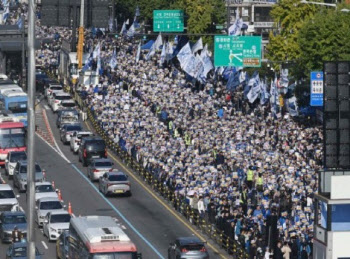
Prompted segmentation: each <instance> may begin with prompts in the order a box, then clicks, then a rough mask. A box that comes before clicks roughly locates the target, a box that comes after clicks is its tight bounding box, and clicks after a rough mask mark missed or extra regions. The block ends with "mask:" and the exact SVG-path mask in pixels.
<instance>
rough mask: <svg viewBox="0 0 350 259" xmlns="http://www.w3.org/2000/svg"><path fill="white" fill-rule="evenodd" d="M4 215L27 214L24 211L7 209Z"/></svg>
mask: <svg viewBox="0 0 350 259" xmlns="http://www.w3.org/2000/svg"><path fill="white" fill-rule="evenodd" d="M2 215H3V216H25V215H26V214H25V213H24V212H23V211H5V212H3V213H2Z"/></svg>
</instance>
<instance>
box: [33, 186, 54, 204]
mask: <svg viewBox="0 0 350 259" xmlns="http://www.w3.org/2000/svg"><path fill="white" fill-rule="evenodd" d="M44 197H45V198H47V197H50V198H58V195H57V192H56V190H55V189H54V188H53V186H52V184H51V183H49V182H42V183H35V201H37V200H39V199H41V198H44Z"/></svg>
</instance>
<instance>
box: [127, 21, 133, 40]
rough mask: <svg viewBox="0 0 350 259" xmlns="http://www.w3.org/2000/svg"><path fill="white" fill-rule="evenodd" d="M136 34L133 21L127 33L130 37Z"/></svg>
mask: <svg viewBox="0 0 350 259" xmlns="http://www.w3.org/2000/svg"><path fill="white" fill-rule="evenodd" d="M134 34H135V26H134V23H132V24H131V26H130V28H129V30H128V33H127V35H128V36H129V37H134Z"/></svg>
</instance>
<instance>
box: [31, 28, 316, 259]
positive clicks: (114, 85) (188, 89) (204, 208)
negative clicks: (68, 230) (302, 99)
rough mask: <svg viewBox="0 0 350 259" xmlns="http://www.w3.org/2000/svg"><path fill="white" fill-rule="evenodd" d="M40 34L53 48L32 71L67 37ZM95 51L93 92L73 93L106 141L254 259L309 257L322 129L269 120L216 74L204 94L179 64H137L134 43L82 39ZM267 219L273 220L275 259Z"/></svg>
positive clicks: (58, 32) (267, 112) (53, 58)
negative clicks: (98, 50) (97, 57)
mask: <svg viewBox="0 0 350 259" xmlns="http://www.w3.org/2000/svg"><path fill="white" fill-rule="evenodd" d="M37 32H38V33H39V35H40V36H41V37H43V38H48V37H51V38H54V39H55V40H54V41H52V42H51V43H44V44H43V48H42V49H41V50H38V51H37V61H38V63H40V64H42V65H44V66H46V67H48V66H50V65H51V64H53V63H55V64H56V63H57V62H58V54H59V46H60V40H61V39H62V38H66V39H69V37H70V32H69V30H67V29H63V28H57V27H56V28H55V27H51V28H47V27H43V26H38V27H37ZM98 43H99V44H100V45H101V59H102V61H103V62H102V64H103V66H102V69H101V71H100V72H101V76H100V80H99V81H100V82H99V84H98V85H90V86H82V85H77V86H76V90H78V91H80V93H81V95H82V97H83V98H84V99H85V100H86V103H87V105H88V107H89V109H91V110H92V111H93V113H94V115H95V118H96V120H97V121H98V123H99V124H100V126H101V127H102V128H103V129H104V130H105V132H106V133H107V134H108V135H109V136H110V138H111V139H112V140H113V141H114V142H115V143H118V144H119V145H120V146H121V148H122V149H124V150H125V151H127V152H128V153H129V154H130V155H131V156H132V157H133V158H134V159H135V160H137V161H138V162H139V163H141V164H142V165H143V167H144V168H145V169H146V170H148V171H149V172H151V173H152V175H153V176H154V177H156V178H157V179H158V180H159V181H161V182H162V183H163V184H164V185H167V186H168V187H169V188H171V189H172V190H173V191H174V192H175V193H176V195H177V196H178V197H180V198H183V199H186V201H187V202H188V203H189V204H190V206H191V207H192V208H193V209H194V210H195V211H197V212H198V214H199V215H200V217H203V218H206V219H207V220H208V221H209V222H210V223H212V224H213V225H216V226H217V227H218V228H219V229H220V230H222V231H224V232H225V234H226V235H228V236H229V237H231V238H232V239H235V240H236V241H238V242H239V244H240V245H241V246H242V247H243V248H245V249H246V251H247V252H248V254H249V255H250V257H251V258H269V254H273V258H309V257H311V252H312V237H313V222H314V208H313V203H312V202H313V193H315V192H316V191H317V172H318V171H319V170H320V169H321V168H322V165H321V159H322V144H321V143H322V131H321V129H320V128H319V127H317V126H314V125H312V124H311V123H308V122H304V123H299V122H296V121H295V120H294V119H293V118H292V117H291V116H289V114H288V113H286V112H283V114H281V116H279V117H278V118H276V116H274V114H273V113H271V107H270V104H267V105H264V106H262V105H260V104H258V103H254V104H250V103H248V102H247V101H246V100H245V98H244V95H243V89H242V86H241V87H239V88H238V89H236V91H234V92H229V91H227V90H226V87H225V82H224V81H223V80H221V78H220V76H215V77H214V75H213V74H214V73H213V72H212V73H211V76H209V77H208V80H207V82H206V83H204V84H200V83H198V82H195V83H194V82H189V81H188V80H186V75H185V74H184V73H183V72H182V71H181V69H180V68H179V67H178V65H177V62H176V58H174V60H173V61H171V62H166V64H162V65H160V63H159V60H160V57H159V53H158V54H156V55H155V56H153V58H151V59H150V60H146V53H147V51H142V52H141V55H140V60H139V62H136V61H135V55H136V52H137V44H138V42H137V41H136V40H135V41H134V40H133V39H127V38H124V37H119V38H117V39H116V38H108V37H106V36H104V35H103V33H101V34H97V35H93V36H91V35H90V34H88V35H87V40H86V44H85V49H86V50H89V49H93V48H94V47H95V46H96V45H97V44H98ZM114 50H116V53H117V66H116V67H115V68H114V69H113V68H111V67H109V66H108V64H109V59H110V57H111V55H112V53H113V51H114ZM96 62H97V60H94V61H93V65H92V66H91V68H90V69H95V68H96ZM269 216H276V217H277V218H278V220H277V229H278V238H277V237H275V238H274V241H275V242H276V244H277V246H276V248H275V249H274V251H270V250H269V249H268V248H267V245H268V244H267V240H268V237H267V236H266V220H267V218H268V217H269ZM264 256H265V257H264Z"/></svg>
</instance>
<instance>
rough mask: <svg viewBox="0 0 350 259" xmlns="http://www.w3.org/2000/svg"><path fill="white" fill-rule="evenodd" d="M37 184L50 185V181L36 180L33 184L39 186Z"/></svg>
mask: <svg viewBox="0 0 350 259" xmlns="http://www.w3.org/2000/svg"><path fill="white" fill-rule="evenodd" d="M39 185H52V184H51V183H50V182H36V183H35V186H39Z"/></svg>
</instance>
